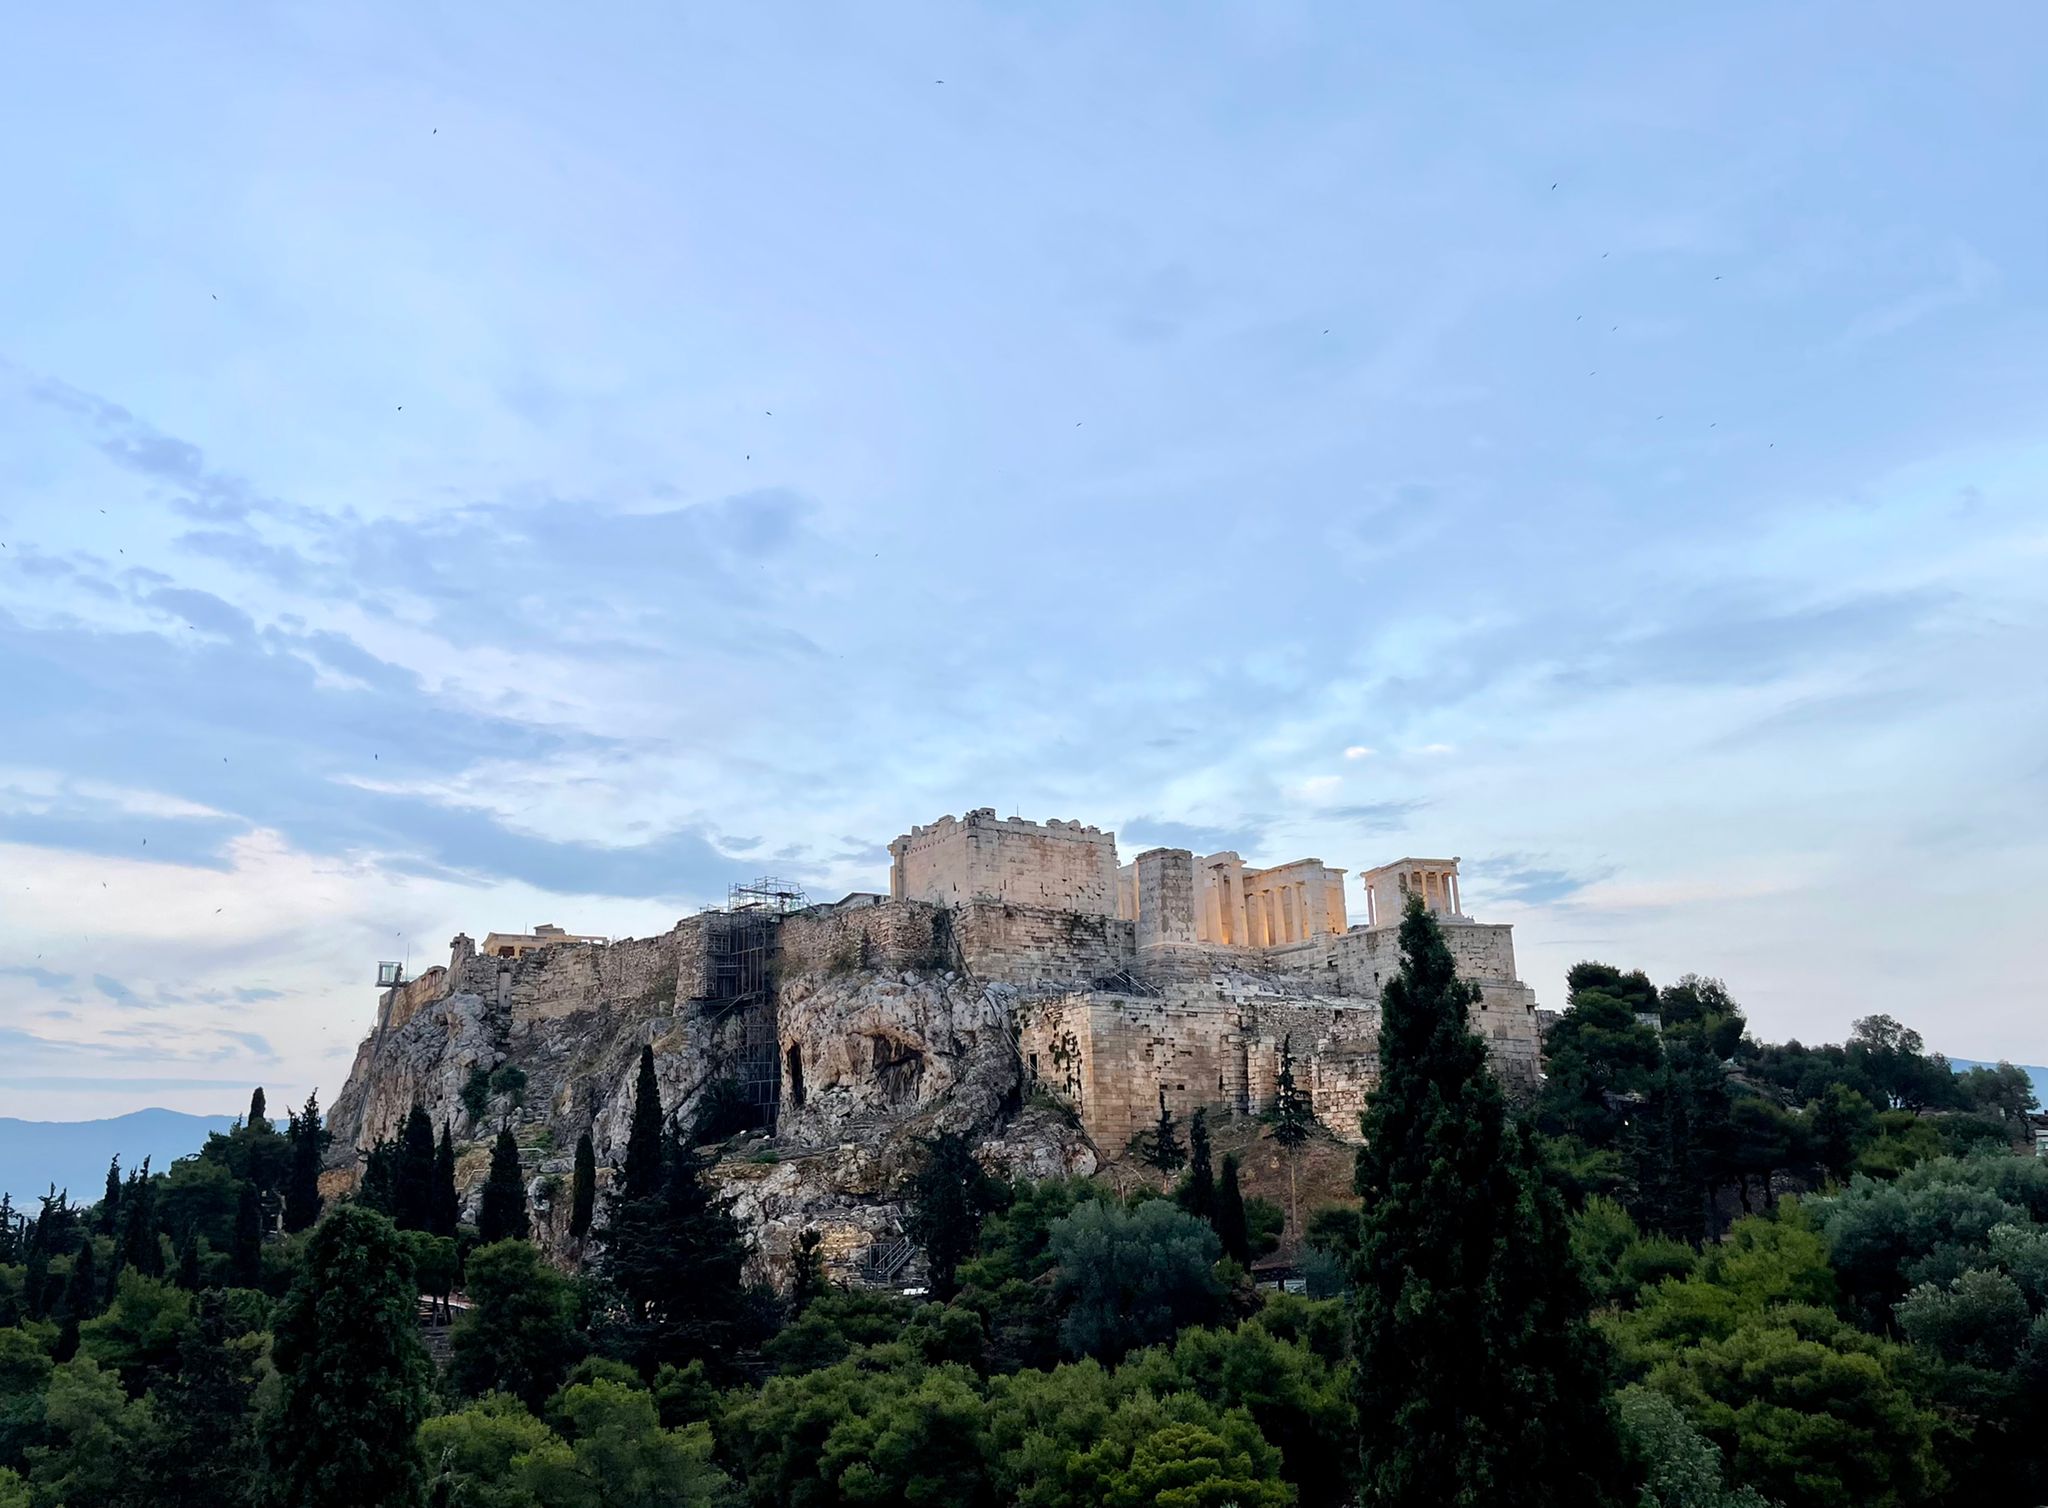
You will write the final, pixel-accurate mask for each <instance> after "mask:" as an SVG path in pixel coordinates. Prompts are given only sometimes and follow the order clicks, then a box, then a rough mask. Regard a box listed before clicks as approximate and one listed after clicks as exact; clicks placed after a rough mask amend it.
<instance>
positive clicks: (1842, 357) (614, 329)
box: [0, 0, 2048, 1118]
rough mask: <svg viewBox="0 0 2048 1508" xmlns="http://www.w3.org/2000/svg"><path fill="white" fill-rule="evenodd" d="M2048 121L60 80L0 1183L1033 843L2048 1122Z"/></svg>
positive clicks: (1618, 89)
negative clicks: (2021, 1090)
mask: <svg viewBox="0 0 2048 1508" xmlns="http://www.w3.org/2000/svg"><path fill="white" fill-rule="evenodd" d="M2044 48H2048V12H2043V11H2042V10H2041V8H2040V7H2039V6H2036V5H2031V4H2025V3H2010V4H2000V3H1989V4H1985V5H1979V6H1970V7H1965V8H1962V9H1961V10H1960V11H1958V10H1957V9H1956V8H1954V7H1949V8H1942V7H1930V6H1927V5H1924V4H1915V3H1892V0H1855V3H1839V4H1838V3H1798V0H1790V3H1788V0H1772V3H1739V0H1738V3H1730V4H1723V5H1716V6H1711V7H1705V6H1685V7H1662V8H1655V7H1653V8H1649V9H1645V8H1644V7H1641V6H1625V5H1621V4H1599V3H1596V4H1587V5H1580V6H1574V7H1570V8H1568V9H1567V10H1566V11H1563V12H1559V11H1557V10H1556V9H1555V8H1549V9H1531V8H1530V7H1527V6H1522V5H1516V4H1509V3H1497V4H1475V5H1470V6H1441V5H1424V4H1396V5H1387V6H1376V7H1370V8H1368V7H1360V6H1340V5H1329V6H1317V5H1292V4H1261V5H1257V6H1242V7H1227V6H1184V5H1166V4H1158V5H1148V4H1131V5H1122V6H1114V7H1098V6H1077V5H1064V4H1055V5H1040V6H1022V5H1014V4H1011V5H993V4H992V5H982V6H973V5H957V4H948V5H936V4H934V5H913V4H892V3H885V4H877V5H864V6H860V7H822V6H791V5H781V4H764V5H753V6H682V5H673V4H650V5H631V4H620V5H613V6H605V7H601V8H598V9H597V10H592V9H590V8H588V7H574V6H561V5H528V4H518V3H508V4H503V5H498V6H493V7H490V8H488V9H482V8H476V7H446V6H439V5H432V4H428V5H406V6H399V5H385V4H363V5H358V6H348V7H322V6H253V5H232V4H217V5H202V6H177V7H173V6H159V7H142V8H136V9H131V10H129V11H127V12H124V13H123V16H122V18H121V21H120V24H119V25H115V26H110V25H108V24H106V22H105V20H104V19H103V18H101V17H99V16H97V15H95V14H94V13H92V12H90V11H89V10H85V9H81V8H77V7H70V8H66V7H49V6H46V7H41V8H34V9H30V10H26V11H22V12H19V13H18V14H16V15H15V16H14V17H13V18H12V19H11V22H10V28H9V45H8V46H7V48H6V49H4V51H0V182H4V184H5V185H6V194H5V198H4V201H0V203H4V206H5V207H4V210H0V214H4V216H5V219H6V221H7V222H8V233H7V234H6V235H4V236H0V1111H4V1113H7V1114H12V1115H18V1116H28V1117H41V1118H72V1117H87V1116H99V1115H111V1114H116V1113H119V1112H122V1111H125V1110H131V1109H134V1108H137V1107H138V1106H142V1105H146V1104H157V1105H166V1106H171V1107H174V1108H178V1109H184V1110H191V1111H218V1110H224V1109H225V1110H232V1109H236V1108H239V1106H240V1105H241V1104H243V1103H245V1102H246V1095H247V1091H248V1088H249V1086H251V1085H252V1084H255V1083H262V1084H265V1085H266V1086H268V1088H269V1092H270V1100H271V1103H272V1104H279V1103H295V1102H296V1101H297V1100H298V1099H299V1098H300V1097H301V1096H302V1095H303V1094H304V1093H306V1092H307V1091H309V1090H312V1089H315V1088H317V1089H318V1090H319V1092H320V1094H321V1096H322V1098H323V1101H325V1100H329V1099H331V1098H332V1097H333V1095H334V1093H335V1092H336V1091H337V1090H339V1088H340V1087H341V1084H342V1081H343V1079H344V1077H345V1075H346V1072H347V1067H348V1063H349V1060H350V1058H351V1056H352V1053H353V1050H354V1046H355V1044H356V1042H357V1041H358V1040H359V1039H360V1038H361V1037H362V1035H363V1034H364V1033H365V1032H366V1031H367V1029H368V1028H369V1026H370V1024H371V1021H372V1018H373V1013H374V1008H375V989H374V985H373V981H374V977H375V965H376V963H377V961H378V960H380V959H387V958H390V959H399V960H402V961H406V962H407V963H408V964H409V966H410V967H411V968H412V969H413V970H415V971H417V970H418V969H420V968H422V967H425V966H427V965H429V964H432V963H434V962H437V961H445V958H446V951H445V950H446V948H447V946H448V940H449V938H450V937H451V936H452V935H453V934H454V933H455V932H457V931H458V930H463V931H467V932H469V933H471V934H472V935H475V936H479V937H480V936H481V935H482V934H483V933H484V932H486V931H488V930H491V929H499V930H523V929H524V928H526V927H528V926H531V925H532V924H534V923H538V922H554V923H557V924H559V925H562V926H565V927H567V928H569V929H570V930H572V931H577V932H590V933H602V934H607V935H615V936H626V935H637V936H646V935H650V934H652V933H655V932H658V931H661V930H663V929H665V928H666V927H668V926H670V925H672V924H673V923H674V922H675V920H676V919H677V918H678V917H680V916H682V915H685V914H688V913H689V912H691V911H694V910H696V909H697V908H699V907H700V906H702V905H704V904H706V903H709V902H714V901H718V900H721V899H722V898H723V896H724V894H725V891H726V887H727V886H728V885H729V884H731V883H733V882H734V881H736V880H745V879H748V878H751V877H752V876H754V875H757V874H761V873H776V874H781V875H786V876H789V877H792V878H795V879H797V880H799V881H800V882H801V883H802V884H804V885H805V886H806V887H808V888H809V889H810V890H811V891H812V892H813V893H814V894H817V895H822V896H826V897H833V896H836V895H838V894H841V893H843V892H845V891H847V890H851V889H880V888H883V887H884V886H885V884H886V877H887V854H886V844H887V843H888V841H889V839H890V838H891V837H893V836H895V835H896V834H898V833H900V832H903V831H905V830H906V829H907V828H908V827H909V826H910V824H912V823H914V822H925V821H931V820H933V819H935V818H937V817H938V816H940V815H941V814H943V813H948V812H951V813H961V812H964V811H966V810H967V809H969V808H973V807H977V806H984V805H986V806H993V807H997V808H999V809H1000V810H1001V811H1002V812H1003V813H1004V814H1005V815H1008V814H1011V813H1013V812H1018V813H1022V814H1023V815H1025V816H1028V817H1034V818H1039V819H1043V818H1046V817H1061V818H1079V819H1082V820H1085V821H1088V822H1091V823H1096V824H1099V825H1101V826H1104V827H1110V828H1113V829H1114V830H1115V831H1116V832H1117V835H1118V839H1119V844H1120V848H1121V850H1122V852H1123V853H1124V855H1125V856H1126V857H1128V856H1129V855H1130V854H1132V853H1134V852H1136V851H1137V850H1138V849H1140V848H1142V847H1146V846H1150V845H1152V844H1172V845H1175V846H1186V847H1193V848H1196V849H1197V850H1200V851H1210V850H1214V849H1219V848H1234V849H1236V850H1238V851H1239V852H1241V853H1242V854H1244V856H1245V857H1246V859H1247V860H1248V861H1250V862H1255V863H1257V862H1279V861H1283V860H1287V859H1292V858H1297V857H1303V856H1308V855H1314V856H1317V857H1320V858H1322V859H1323V860H1325V861H1326V862H1328V863H1330V864H1333V865H1338V866H1341V867H1344V868H1347V869H1349V870H1352V871H1353V872H1354V873H1355V872H1357V871H1359V870H1363V869H1366V868H1370V867H1371V866H1373V865H1375V864H1379V863H1383V862H1387V861H1389V860H1392V859H1395V858H1399V857H1402V856H1404V855H1408V854H1420V855H1424V856H1443V855H1457V856H1460V857H1461V858H1462V861H1463V864H1462V870H1463V877H1464V879H1463V890H1464V897H1465V901H1466V909H1467V910H1468V911H1470V912H1472V913H1473V914H1474V915H1476V916H1479V917H1480V918H1482V919H1484V920H1489V921H1501V922H1510V923H1512V924H1513V925H1514V927H1515V938H1516V946H1517V953H1518V958H1519V961H1520V966H1521V972H1522V975H1523V977H1524V978H1525V979H1526V980H1527V981H1528V982H1529V983H1530V984H1531V985H1533V986H1534V987H1535V989H1536V991H1537V993H1538V996H1539V999H1540V1001H1541V1003H1543V1004H1545V1005H1548V1006H1556V1005H1560V1004H1561V1003H1562V996H1563V977H1564V971H1565V970H1566V969H1567V968H1568V967H1569V966H1570V965H1571V964H1572V963H1573V962H1574V961H1576V960H1578V959H1580V958H1586V957H1596V958H1602V959H1606V960H1609V961H1612V962H1616V963H1620V964H1623V965H1626V966H1630V967H1640V968H1643V969H1646V970H1648V971H1649V972H1650V973H1651V975H1652V976H1653V977H1654V978H1656V979H1658V980H1660V981H1668V980H1670V979H1673V978H1676V977H1677V976H1678V975H1680V974H1683V973H1686V972H1688V971H1696V972H1699V973H1704V974H1709V975H1715V976H1718V977H1721V978H1723V979H1725V980H1726V981H1727V983H1728V985H1729V987H1730V989H1731V990H1732V991H1733V992H1734V993H1735V995H1736V996H1737V998H1738V999H1740V1000H1741V1001H1742V1002H1743V1003H1744V1004H1745V1006H1746V1007H1747V1008H1748V1010H1749V1013H1750V1015H1751V1018H1752V1022H1753V1025H1754V1028H1755V1030H1756V1031H1757V1032H1758V1034H1759V1035H1761V1036H1764V1037H1766V1038H1769V1039H1772V1040H1780V1039H1783V1038H1786V1037H1793V1036H1796V1037H1799V1038H1801V1039H1803V1040H1807V1041H1814V1040H1839V1039H1840V1038H1841V1037H1842V1036H1843V1035H1844V1034H1845V1033H1846V1032H1847V1031H1848V1029H1849V1025H1850V1023H1851V1022H1852V1021H1853V1020H1854V1019H1856V1018H1858V1017H1860V1016H1864V1015H1868V1014H1871V1013H1874V1012H1889V1013H1891V1014H1893V1015H1896V1016H1898V1017H1900V1018H1901V1019H1903V1020H1905V1021H1907V1022H1908V1023H1909V1024H1913V1025H1916V1026H1918V1027H1919V1028H1920V1029H1921V1030H1922V1031H1923V1033H1924V1034H1925V1036H1926V1037H1927V1040H1928V1042H1929V1045H1930V1046H1931V1047H1935V1048H1939V1049H1943V1050H1946V1051H1949V1052H1951V1053H1954V1054H1956V1055H1959V1056H1965V1057H1971V1058H1978V1059H1996V1058H2000V1057H2009V1058H2014V1059H2018V1060H2021V1061H2034V1062H2041V1061H2044V1053H2048V1032H2044V1029H2043V1025H2042V1023H2043V1021H2044V1019H2048V1017H2044V1014H2043V1006H2044V1004H2048V1000H2044V985H2043V982H2042V979H2043V975H2042V972H2041V970H2040V967H2039V962H2038V957H2039V938H2040V935H2041V931H2040V929H2041V923H2040V920H2039V918H2040V914H2041V911H2042V908H2043V904H2044V902H2048V690H2044V684H2048V680H2044V675H2043V665H2044V661H2048V428H2044V425H2043V422H2042V421H2043V416H2044V414H2048V254H2044V240H2048V200H2044V199H2043V197H2042V195H2041V193H2040V191H2039V185H2040V184H2041V183H2043V182H2048V92H2044V91H2043V90H2041V89H2040V88H2039V87H2038V86H2039V71H2038V60H2039V58H2040V57H2041V56H2042V53H2043V50H2044ZM1350 888H1351V892H1352V893H1351V895H1350V901H1351V906H1352V911H1353V914H1354V916H1357V915H1359V914H1361V913H1362V910H1363V906H1362V898H1361V896H1360V894H1359V893H1358V887H1357V885H1356V883H1355V882H1354V883H1352V885H1351V887H1350Z"/></svg>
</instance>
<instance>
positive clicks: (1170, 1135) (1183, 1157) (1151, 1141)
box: [1131, 1087, 1188, 1181]
mask: <svg viewBox="0 0 2048 1508" xmlns="http://www.w3.org/2000/svg"><path fill="white" fill-rule="evenodd" d="M1131 1151H1132V1153H1133V1154H1134V1155H1135V1156H1136V1157H1137V1159H1138V1161H1140V1162H1142V1163H1145V1164H1146V1165H1148V1166H1150V1167H1153V1168H1156V1169H1157V1170H1158V1171H1159V1175H1160V1177H1161V1178H1163V1179H1166V1180H1169V1181H1170V1180H1171V1179H1172V1177H1173V1175H1174V1173H1175V1172H1176V1171H1178V1170H1179V1169H1181V1168H1183V1167H1185V1166H1187V1160H1188V1155H1187V1153H1186V1152H1185V1151H1184V1150H1183V1149H1182V1147H1181V1144H1180V1132H1179V1130H1178V1129H1177V1128H1176V1126H1175V1123H1174V1119H1173V1112H1172V1111H1171V1110H1169V1109H1167V1108H1166V1090H1165V1089H1164V1088H1163V1087H1162V1088H1161V1089H1160V1091H1159V1119H1158V1120H1156V1121H1154V1122H1153V1123H1152V1129H1151V1130H1149V1131H1140V1132H1139V1133H1138V1134H1137V1135H1136V1136H1134V1137H1132V1138H1131Z"/></svg>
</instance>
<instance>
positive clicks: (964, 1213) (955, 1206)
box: [905, 1131, 1001, 1303]
mask: <svg viewBox="0 0 2048 1508" xmlns="http://www.w3.org/2000/svg"><path fill="white" fill-rule="evenodd" d="M908 1195H909V1198H908V1203H909V1206H910V1213H909V1218H908V1219H907V1220H906V1221H905V1226H906V1231H907V1234H908V1235H909V1236H910V1239H911V1240H913V1241H915V1242H916V1243H917V1244H918V1245H919V1246H920V1247H922V1248H923V1250H924V1261H925V1271H926V1273H927V1274H928V1281H929V1283H930V1285H931V1291H932V1297H933V1298H935V1299H937V1300H939V1301H940V1302H941V1303H944V1302H945V1301H946V1300H948V1299H950V1298H952V1297H953V1295H954V1294H956V1293H958V1292H959V1291H960V1280H959V1272H960V1264H961V1263H962V1262H963V1261H965V1260H966V1259H967V1258H968V1257H970V1256H972V1255H974V1248H975V1246H976V1244H977V1243H979V1241H980V1240H981V1222H982V1221H983V1220H984V1219H985V1218H987V1216H988V1214H989V1212H990V1211H991V1210H993V1209H994V1208H995V1207H996V1206H997V1204H998V1203H999V1202H1000V1200H1001V1191H1000V1188H999V1187H998V1185H997V1184H996V1182H995V1180H994V1179H992V1178H990V1177H989V1175H988V1173H987V1172H986V1171H985V1170H984V1169H983V1168H982V1166H981V1164H980V1163H979V1162H977V1161H976V1160H975V1157H974V1148H973V1147H972V1146H970V1145H969V1144H968V1141H967V1138H966V1137H964V1136H962V1135H960V1133H958V1132H957V1131H942V1132H940V1133H939V1134H938V1135H937V1136H933V1137H928V1138H926V1140H925V1143H924V1161H923V1163H922V1164H921V1165H920V1166H919V1167H918V1170H917V1171H916V1172H915V1173H914V1174H912V1175H911V1178H910V1186H909V1189H908Z"/></svg>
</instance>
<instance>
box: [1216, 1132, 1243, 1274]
mask: <svg viewBox="0 0 2048 1508" xmlns="http://www.w3.org/2000/svg"><path fill="white" fill-rule="evenodd" d="M1211 1223H1212V1224H1213V1225H1214V1226H1215V1228H1216V1239H1217V1240H1219V1241H1221V1242H1222V1243H1223V1255H1224V1256H1226V1257H1229V1258H1230V1259H1231V1260H1232V1261H1233V1262H1235V1263H1237V1264H1238V1266H1240V1267H1244V1268H1249V1267H1250V1266H1251V1265H1252V1233H1251V1223H1250V1222H1249V1221H1247V1220H1246V1219H1245V1215H1244V1190H1243V1189H1241V1188H1239V1187H1238V1182H1237V1159H1236V1158H1235V1157H1225V1158H1224V1159H1223V1186H1222V1187H1221V1188H1219V1189H1218V1190H1217V1191H1216V1215H1215V1219H1214V1220H1213V1221H1212V1222H1211Z"/></svg>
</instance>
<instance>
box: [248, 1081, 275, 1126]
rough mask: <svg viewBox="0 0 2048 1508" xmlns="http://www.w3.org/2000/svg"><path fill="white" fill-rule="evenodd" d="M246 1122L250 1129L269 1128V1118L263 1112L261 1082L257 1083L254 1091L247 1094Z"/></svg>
mask: <svg viewBox="0 0 2048 1508" xmlns="http://www.w3.org/2000/svg"><path fill="white" fill-rule="evenodd" d="M248 1124H249V1129H250V1130H251V1131H268V1130H269V1129H270V1118H269V1117H268V1116H266V1115H265V1114H264V1113H263V1086H262V1085H261V1084H258V1085H257V1086H256V1092H255V1093H254V1094H252V1095H250V1096H249V1122H248Z"/></svg>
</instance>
